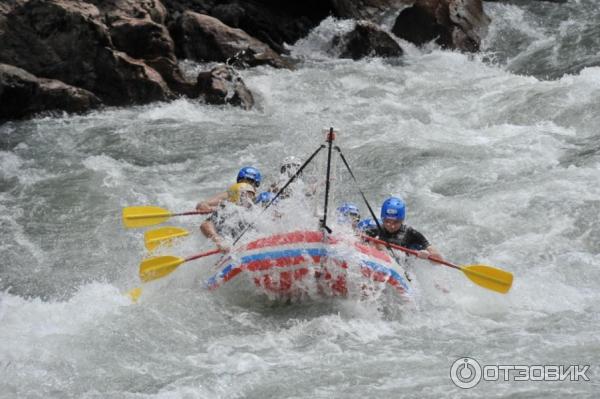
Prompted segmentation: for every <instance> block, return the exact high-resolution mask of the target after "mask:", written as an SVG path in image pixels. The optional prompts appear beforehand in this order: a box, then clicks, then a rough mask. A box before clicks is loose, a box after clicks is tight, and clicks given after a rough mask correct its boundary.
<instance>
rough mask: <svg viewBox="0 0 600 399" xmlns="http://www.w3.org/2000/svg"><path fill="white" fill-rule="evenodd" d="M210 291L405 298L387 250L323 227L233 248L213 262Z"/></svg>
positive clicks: (294, 297)
mask: <svg viewBox="0 0 600 399" xmlns="http://www.w3.org/2000/svg"><path fill="white" fill-rule="evenodd" d="M216 267H217V270H218V273H216V274H215V275H213V276H212V277H210V278H209V279H208V281H207V287H208V289H210V290H220V291H235V292H236V293H237V295H254V296H256V295H260V296H262V295H266V296H267V297H268V298H269V299H277V300H290V299H291V300H301V299H304V298H307V297H308V298H311V297H358V298H365V297H373V296H378V295H380V294H381V293H382V292H383V291H390V290H391V291H394V292H395V294H396V295H399V296H401V297H402V298H404V299H409V298H410V295H411V289H410V286H409V284H408V280H407V279H406V277H405V271H404V270H403V269H402V267H401V266H400V265H398V264H397V263H396V262H394V260H393V259H392V258H391V257H390V255H389V254H388V253H387V252H385V251H380V250H378V249H376V248H375V247H372V246H370V245H366V244H365V243H362V242H359V240H358V239H355V240H349V239H338V238H336V237H334V236H330V235H324V233H323V232H321V231H294V232H290V233H284V234H277V235H273V236H269V237H265V238H261V239H258V240H255V241H252V242H250V243H248V244H245V245H243V246H242V247H241V248H239V249H236V250H235V251H234V252H232V253H231V254H230V256H228V257H227V258H225V259H223V260H222V261H221V262H219V264H218V265H217V266H216Z"/></svg>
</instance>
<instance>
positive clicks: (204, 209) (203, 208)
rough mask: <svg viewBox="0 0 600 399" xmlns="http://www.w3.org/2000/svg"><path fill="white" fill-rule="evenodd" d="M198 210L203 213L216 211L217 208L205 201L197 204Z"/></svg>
mask: <svg viewBox="0 0 600 399" xmlns="http://www.w3.org/2000/svg"><path fill="white" fill-rule="evenodd" d="M196 211H198V212H201V213H212V212H214V211H215V208H214V207H212V206H210V205H208V204H206V203H205V202H200V203H199V204H198V205H196Z"/></svg>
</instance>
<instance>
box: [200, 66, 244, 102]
mask: <svg viewBox="0 0 600 399" xmlns="http://www.w3.org/2000/svg"><path fill="white" fill-rule="evenodd" d="M198 90H199V91H200V92H201V93H203V94H204V98H205V100H206V102H207V103H209V104H231V105H237V106H240V107H242V108H243V109H250V108H252V107H253V106H254V97H253V96H252V93H251V92H250V90H248V88H247V87H246V85H245V84H244V82H243V81H242V79H241V78H240V77H239V75H238V74H237V73H236V72H235V70H234V69H233V68H231V67H229V66H227V65H218V66H216V67H215V68H213V69H211V70H210V71H208V72H201V73H200V74H199V75H198Z"/></svg>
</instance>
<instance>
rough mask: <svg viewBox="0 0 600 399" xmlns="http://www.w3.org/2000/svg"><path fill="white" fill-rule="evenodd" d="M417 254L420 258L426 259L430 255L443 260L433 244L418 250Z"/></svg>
mask: <svg viewBox="0 0 600 399" xmlns="http://www.w3.org/2000/svg"><path fill="white" fill-rule="evenodd" d="M417 256H418V257H419V258H421V259H427V258H429V257H430V256H433V257H434V258H437V259H440V260H443V259H444V258H442V254H441V253H440V252H439V251H438V250H437V249H435V247H434V246H433V245H430V246H428V247H427V248H425V249H423V250H421V251H418V253H417Z"/></svg>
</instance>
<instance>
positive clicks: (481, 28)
mask: <svg viewBox="0 0 600 399" xmlns="http://www.w3.org/2000/svg"><path fill="white" fill-rule="evenodd" d="M489 23H490V18H489V17H488V16H487V15H486V14H485V12H484V10H483V4H482V1H481V0H417V1H416V2H415V4H414V5H413V6H412V7H408V8H405V9H404V10H402V12H401V13H400V15H399V16H398V18H397V19H396V22H395V24H394V27H393V28H392V32H393V33H394V34H395V35H396V36H398V37H400V38H402V39H405V40H408V41H409V42H412V43H415V44H417V45H422V44H424V43H427V42H429V41H432V40H434V39H435V41H436V43H438V44H439V45H440V46H442V47H444V48H451V49H459V50H462V51H470V52H475V51H478V50H479V46H480V44H481V40H482V38H483V37H484V36H485V35H486V33H487V28H488V26H489Z"/></svg>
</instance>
